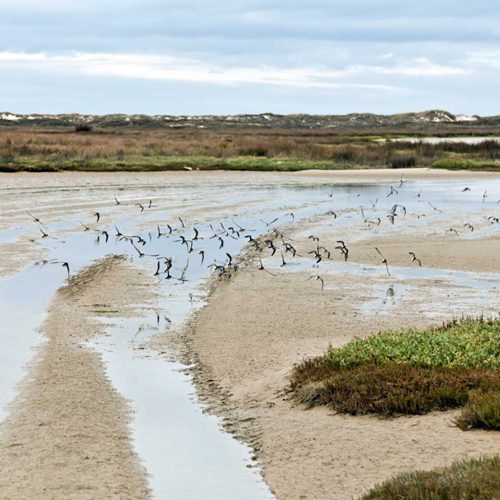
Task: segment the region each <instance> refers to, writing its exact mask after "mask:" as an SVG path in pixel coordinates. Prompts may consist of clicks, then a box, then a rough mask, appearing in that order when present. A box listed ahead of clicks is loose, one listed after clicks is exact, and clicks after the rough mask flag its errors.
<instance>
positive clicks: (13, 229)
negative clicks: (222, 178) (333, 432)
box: [0, 177, 500, 499]
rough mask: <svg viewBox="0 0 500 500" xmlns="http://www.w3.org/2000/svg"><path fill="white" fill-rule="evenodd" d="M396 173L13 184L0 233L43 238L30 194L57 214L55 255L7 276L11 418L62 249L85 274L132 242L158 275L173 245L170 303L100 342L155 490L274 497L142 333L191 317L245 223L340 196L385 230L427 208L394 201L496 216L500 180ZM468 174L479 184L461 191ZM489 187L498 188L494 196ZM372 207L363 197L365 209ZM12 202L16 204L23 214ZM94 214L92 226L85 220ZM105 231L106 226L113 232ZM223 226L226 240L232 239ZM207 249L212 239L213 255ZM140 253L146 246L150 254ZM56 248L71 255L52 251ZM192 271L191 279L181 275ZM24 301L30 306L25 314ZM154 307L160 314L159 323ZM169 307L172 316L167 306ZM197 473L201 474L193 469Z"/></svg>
mask: <svg viewBox="0 0 500 500" xmlns="http://www.w3.org/2000/svg"><path fill="white" fill-rule="evenodd" d="M392 186H393V188H394V189H396V190H397V194H396V193H394V194H389V193H390V184H389V183H380V184H377V185H371V184H346V183H333V182H332V183H323V184H318V183H315V184H308V181H307V179H306V180H303V181H301V183H298V182H297V183H295V182H290V181H289V180H287V177H283V180H282V182H281V183H278V184H271V183H269V184H266V183H260V184H255V185H248V184H238V182H236V181H233V182H230V183H228V184H224V185H217V184H216V183H215V184H214V183H209V184H196V183H194V182H193V183H187V184H183V185H169V184H167V183H165V184H161V183H158V184H157V185H155V186H151V185H150V184H147V185H144V184H141V183H137V184H136V185H130V186H125V187H123V186H122V187H119V184H118V183H117V184H116V186H114V185H111V186H108V185H92V184H91V183H89V185H84V186H83V189H84V192H81V190H82V186H80V185H74V186H71V185H69V186H67V188H66V190H65V191H62V192H61V190H60V189H58V188H54V187H51V186H47V187H44V186H41V187H38V188H35V187H33V188H32V189H24V190H22V195H20V194H19V193H18V192H15V193H16V194H15V200H13V201H12V203H10V204H9V203H7V204H6V207H5V210H4V211H3V213H2V214H1V216H0V222H3V223H4V224H5V223H9V221H10V220H11V218H13V222H12V224H11V226H9V227H7V229H6V230H4V231H1V232H0V243H6V242H12V241H16V240H17V239H18V238H19V237H21V236H23V235H25V234H29V235H33V236H36V237H37V238H40V233H39V232H38V230H37V228H36V225H34V224H33V223H32V222H31V221H30V220H29V218H28V217H27V216H25V215H24V214H19V208H18V207H17V205H18V204H19V200H21V202H22V201H23V200H24V201H25V203H26V207H27V209H29V210H30V211H32V210H35V209H33V208H31V207H30V201H31V200H32V198H34V199H36V210H35V211H36V213H35V214H34V215H35V216H37V217H40V218H41V219H42V220H43V221H45V219H47V220H48V222H47V227H46V230H47V232H48V233H49V235H50V237H48V238H44V239H38V240H37V243H38V244H39V245H41V246H42V249H43V252H44V259H46V260H47V261H49V263H47V264H45V265H38V266H29V267H28V268H26V269H24V270H22V271H21V272H19V273H17V274H16V275H14V276H12V277H11V278H9V279H8V280H3V281H0V299H1V301H0V321H2V333H1V338H2V345H5V349H4V350H3V351H2V354H1V356H2V359H1V361H2V365H1V368H0V369H2V372H1V374H0V375H2V376H1V377H0V409H1V412H0V418H2V417H5V415H6V404H7V403H8V402H9V401H11V400H12V398H13V396H14V395H15V386H16V384H17V383H18V382H19V381H20V380H21V379H22V376H23V375H24V374H25V373H26V365H27V362H28V361H29V360H30V359H31V358H32V355H33V348H34V346H36V345H37V343H38V342H40V337H39V336H38V335H37V333H36V331H37V328H39V326H40V325H41V323H42V321H43V318H44V312H45V310H46V308H47V306H48V304H49V302H50V299H51V297H52V296H53V294H54V292H55V291H56V290H57V288H58V287H59V286H60V285H62V284H63V283H64V280H65V278H66V271H65V270H64V268H63V267H62V265H61V263H60V262H62V261H68V263H69V264H70V268H71V273H72V274H75V273H77V272H78V271H79V270H80V269H82V268H83V267H85V266H88V265H89V264H91V263H92V262H94V261H96V260H97V259H100V258H102V257H104V256H106V255H111V254H125V255H127V256H128V257H129V259H130V260H131V261H132V262H133V263H134V264H137V265H140V266H141V267H142V268H144V269H145V270H146V272H150V273H151V274H153V273H154V271H155V269H156V266H157V259H156V257H155V255H159V256H163V257H169V258H171V259H172V269H171V275H172V277H171V279H166V274H165V273H164V270H165V266H164V264H162V265H161V268H160V270H161V271H162V274H160V276H159V277H158V283H159V291H160V297H161V298H160V299H159V302H158V303H157V304H154V305H151V304H148V305H144V306H143V305H141V304H138V305H137V308H138V309H139V310H140V309H141V306H143V307H142V312H143V314H142V315H139V316H138V317H137V318H133V319H127V320H123V319H120V318H108V319H106V320H105V321H106V331H107V333H108V335H107V336H104V337H102V338H100V339H98V340H97V341H96V342H94V343H93V344H92V346H91V348H93V349H97V350H98V351H99V352H100V353H102V355H103V359H104V361H105V365H106V369H107V373H108V375H109V378H110V380H111V382H112V383H113V385H114V386H115V387H116V388H117V390H118V391H119V392H120V393H121V394H122V395H123V396H124V397H125V398H126V399H128V400H129V401H130V405H131V408H132V410H133V411H134V418H133V422H132V426H131V427H132V437H133V442H134V447H135V449H136V451H137V453H138V454H139V456H140V458H141V459H142V461H143V462H144V465H145V467H146V470H147V471H148V473H149V475H150V485H151V487H152V489H153V492H154V495H155V497H156V498H172V497H174V498H186V499H190V498H221V499H224V498H228V499H229V498H231V499H232V498H270V497H272V495H271V494H270V492H269V491H268V489H267V487H266V486H265V485H264V483H263V482H262V480H261V479H260V476H259V475H258V474H257V473H256V469H249V468H248V467H247V466H248V465H250V463H251V462H250V451H249V450H248V448H247V447H245V446H243V445H242V444H240V443H238V442H237V441H236V440H234V439H233V438H231V437H230V436H228V435H227V434H225V433H224V432H223V431H222V430H221V428H220V422H219V421H218V419H216V418H214V417H211V416H208V415H205V414H203V412H202V407H201V406H200V405H199V404H198V403H197V402H196V398H195V397H194V396H193V390H194V389H193V386H192V384H191V382H190V379H189V377H188V376H187V375H186V374H185V373H184V372H182V371H181V368H182V366H181V365H179V364H176V363H172V362H169V361H166V360H165V359H164V358H161V357H157V356H156V355H155V353H154V352H151V351H148V350H147V349H145V350H138V349H137V347H138V345H139V344H140V345H141V346H143V345H144V344H143V342H144V341H146V340H147V339H148V338H149V337H150V336H151V335H154V334H157V333H158V332H162V331H166V332H168V331H169V329H172V328H174V327H176V326H179V325H181V324H182V323H183V322H184V321H185V320H186V319H187V318H188V317H189V315H190V314H191V312H192V310H193V308H195V307H199V306H200V305H202V304H203V296H202V295H200V289H201V285H203V283H204V282H205V280H206V279H207V278H208V276H209V275H210V274H211V272H213V271H212V269H209V268H208V266H209V265H212V264H214V263H215V264H217V265H225V264H227V262H228V259H229V257H228V255H227V253H229V254H230V255H231V256H232V257H233V258H234V257H235V256H236V255H237V254H238V253H239V252H240V251H241V250H242V248H243V247H244V245H246V244H247V239H245V238H244V236H246V235H248V236H252V237H254V238H256V237H257V236H258V235H260V234H264V233H267V232H269V231H270V230H271V229H272V228H273V227H283V228H285V229H284V231H285V233H286V227H288V226H290V225H293V224H295V223H297V222H299V221H300V220H303V219H307V218H309V217H314V216H316V215H318V214H324V213H325V212H327V211H328V210H331V209H334V210H335V211H336V212H339V218H338V219H332V220H333V221H334V223H335V226H336V227H340V226H342V225H350V224H360V223H363V219H364V218H368V219H371V218H374V217H380V218H381V219H382V221H383V222H382V223H381V225H380V226H377V228H376V229H373V233H375V231H376V232H377V233H378V234H380V233H383V232H392V231H399V230H401V229H402V228H405V229H407V230H408V229H409V228H413V227H418V225H419V224H420V223H421V221H422V220H424V219H418V218H415V217H413V218H411V217H408V218H404V217H400V220H398V221H397V224H395V225H394V226H392V225H390V224H388V222H387V219H386V218H385V216H386V214H387V211H388V210H389V209H390V208H391V206H392V205H393V204H394V203H396V202H397V203H400V204H404V205H405V206H406V208H407V210H408V213H413V214H415V213H419V214H420V213H421V214H424V215H425V220H426V221H429V220H440V219H441V218H446V217H450V216H452V215H453V216H461V215H463V216H467V214H472V213H478V212H480V213H484V216H487V215H498V213H499V205H498V204H497V199H500V182H498V181H494V182H492V181H481V180H479V181H470V182H468V183H466V182H465V181H453V182H450V181H448V182H437V181H422V182H418V183H417V182H405V183H404V184H403V185H402V186H401V187H399V185H398V183H393V184H392ZM466 186H467V187H469V188H470V191H463V189H464V187H466ZM115 187H116V190H115V191H114V189H115ZM485 191H487V193H488V196H487V197H486V198H483V195H484V192H485ZM2 194H5V190H3V191H2ZM114 195H116V196H117V197H118V198H119V200H120V203H121V204H120V205H116V204H115V203H114V201H113V199H112V198H113V196H114ZM37 197H38V198H37ZM149 200H152V207H151V208H145V209H144V211H141V210H140V207H138V206H137V205H136V204H138V203H141V204H143V206H146V207H147V206H148V204H149ZM431 205H432V206H431ZM360 207H364V214H362V213H361V210H360ZM433 207H436V208H437V210H435V209H434V208H433ZM96 209H98V210H99V212H100V214H101V220H100V222H99V224H96V222H95V217H94V215H93V212H94V211H95V210H96ZM291 212H293V216H292V215H291ZM9 214H16V215H15V216H14V217H11V215H9ZM179 216H180V217H181V218H182V220H183V223H184V224H185V225H186V227H185V228H183V227H182V223H181V221H180V220H179V219H178V218H177V217H179ZM275 219H276V220H275ZM82 223H83V224H85V225H88V226H89V227H90V230H88V231H84V228H83V225H82ZM157 224H159V226H160V231H161V232H162V233H164V234H162V235H161V237H158V235H157V226H156V225H157ZM167 224H170V225H171V226H172V227H173V232H172V234H166V233H169V229H168V226H167ZM114 225H116V226H117V227H118V228H119V230H120V231H121V232H122V233H123V234H126V235H129V236H132V235H138V236H140V237H141V238H143V239H144V240H145V241H146V244H145V245H141V244H140V243H139V241H138V239H137V238H136V239H135V240H134V243H135V246H136V248H134V247H133V246H132V245H131V244H130V242H129V241H126V240H124V239H120V238H118V237H116V236H115V233H116V231H115V228H114ZM193 227H196V228H197V229H198V231H199V239H197V240H195V241H193V247H192V251H191V252H188V246H189V244H188V246H186V245H185V244H183V243H182V238H181V236H183V237H185V238H186V239H188V240H189V239H191V238H193V237H194V234H195V232H194V229H193ZM230 227H232V228H233V229H229V228H230ZM241 228H243V229H241ZM94 230H96V231H94ZM97 230H99V231H102V230H106V231H108V233H109V240H108V242H106V241H105V236H104V235H103V234H99V233H98V232H97ZM481 230H487V231H489V233H490V234H495V232H496V231H498V230H500V224H488V225H487V226H486V227H485V228H484V229H481ZM214 232H215V233H216V236H215V237H214ZM238 232H239V233H240V234H239V236H238V234H237V233H238ZM478 232H479V230H478ZM476 234H477V233H476ZM369 235H370V231H367V236H369ZM219 236H220V237H222V239H223V244H224V245H223V247H222V248H220V246H221V241H220V240H219ZM200 250H203V251H204V252H205V257H204V260H203V262H202V258H201V255H200V253H199V252H200ZM140 252H142V253H144V254H146V255H144V256H140ZM278 253H279V252H278ZM51 260H57V261H58V262H59V263H57V264H56V263H54V264H52V263H50V261H51ZM273 262H275V263H276V262H279V260H275V261H271V263H273ZM266 263H267V261H266ZM296 263H297V265H296V266H288V267H287V268H286V270H289V269H300V268H301V267H302V266H303V267H304V268H306V267H307V266H310V265H311V261H310V260H307V261H306V260H304V261H303V262H302V261H301V260H300V259H298V260H296ZM328 265H329V266H331V269H332V270H333V271H334V272H342V273H355V274H365V275H368V276H372V277H374V278H377V277H381V276H383V274H384V272H385V271H384V270H383V269H381V268H380V267H370V266H360V265H357V264H353V263H350V262H348V263H343V262H335V263H332V264H328ZM186 266H187V269H186V271H184V268H186ZM391 273H392V274H393V276H394V279H396V280H399V281H403V280H418V279H421V280H432V279H436V278H437V279H440V280H443V281H445V282H446V283H448V284H450V285H454V286H457V287H458V286H460V287H469V288H474V289H478V290H482V291H485V290H486V291H487V290H488V289H489V287H493V286H495V287H498V286H499V282H500V281H499V277H498V276H497V275H494V276H486V275H484V276H479V275H474V274H473V273H454V272H448V271H445V270H428V269H424V268H422V269H414V268H394V269H391ZM181 277H183V278H185V279H186V280H187V281H184V280H180V278H181ZM384 286H385V284H384ZM386 288H387V287H386ZM395 291H396V294H395V296H394V297H393V298H394V300H395V302H394V303H395V304H397V303H398V300H399V297H400V296H403V297H404V295H405V294H407V293H411V287H407V286H405V285H402V284H401V283H396V285H395ZM374 293H375V296H374V299H373V301H378V302H380V300H384V298H383V297H381V296H380V293H382V292H380V291H378V290H376V291H375V292H374ZM384 293H386V292H384ZM193 298H194V303H193ZM391 304H392V300H391V301H386V303H385V304H384V305H385V306H387V308H390V307H391ZM375 307H376V306H373V307H372V306H370V305H369V304H367V305H366V306H365V309H366V310H365V312H366V313H370V311H372V312H373V310H375ZM13 310H15V311H19V314H18V315H16V316H13V315H12V314H11V311H13ZM156 312H158V313H159V315H160V324H159V325H158V324H157V323H156ZM165 316H166V317H168V319H169V321H170V322H168V321H167V320H165V319H164V317H165ZM166 334H168V333H166ZM3 361H5V363H4V362H3ZM6 367H8V369H7V368H6ZM193 477H196V478H198V479H197V480H196V481H193V480H192V478H193ZM209 493H210V494H209Z"/></svg>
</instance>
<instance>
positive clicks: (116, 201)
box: [115, 196, 121, 205]
mask: <svg viewBox="0 0 500 500" xmlns="http://www.w3.org/2000/svg"><path fill="white" fill-rule="evenodd" d="M115 203H116V204H117V205H121V203H120V202H119V201H118V198H117V197H116V196H115Z"/></svg>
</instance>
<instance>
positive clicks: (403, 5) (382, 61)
mask: <svg viewBox="0 0 500 500" xmlns="http://www.w3.org/2000/svg"><path fill="white" fill-rule="evenodd" d="M499 91H500V1H499V0H474V1H472V0H419V1H418V2H416V1H414V0H413V1H411V2H410V1H406V0H377V1H374V0H286V1H281V0H203V1H201V0H143V1H139V0H87V1H80V0H71V1H70V0H43V1H41V0H15V1H13V0H0V112H1V111H11V112H15V113H70V112H76V113H86V114H106V113H144V114H171V115H199V114H240V113H265V112H272V113H279V114H289V113H314V114H345V113H354V112H371V113H382V114H390V113H400V112H408V111H423V110H427V109H446V110H448V111H451V112H452V113H456V114H462V113H463V114H479V115H495V114H500V96H499V94H500V92H499Z"/></svg>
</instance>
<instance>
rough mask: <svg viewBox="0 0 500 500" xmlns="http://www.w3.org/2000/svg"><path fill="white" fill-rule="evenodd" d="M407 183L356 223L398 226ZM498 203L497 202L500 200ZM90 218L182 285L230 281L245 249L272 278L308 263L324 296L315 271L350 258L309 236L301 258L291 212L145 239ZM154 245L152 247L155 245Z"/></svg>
mask: <svg viewBox="0 0 500 500" xmlns="http://www.w3.org/2000/svg"><path fill="white" fill-rule="evenodd" d="M406 182H407V181H406V180H405V179H403V178H401V180H400V181H399V184H398V185H395V186H393V185H391V186H390V187H389V191H388V192H387V194H386V195H385V196H384V198H385V199H383V200H382V201H383V202H388V203H389V205H390V208H389V209H388V210H386V213H385V217H384V216H383V215H384V210H383V209H380V208H379V206H380V205H381V203H379V199H378V198H377V199H375V200H373V201H372V200H370V204H369V206H367V207H363V206H358V207H357V208H355V207H353V208H355V210H359V212H360V214H361V222H360V223H361V224H363V225H365V226H366V227H367V228H371V229H376V228H380V227H381V226H386V227H390V226H394V225H397V224H398V221H400V220H402V219H404V218H405V217H407V215H408V209H407V207H406V206H405V205H403V204H402V203H400V202H399V201H398V199H397V198H398V196H399V193H400V191H401V190H402V189H404V187H405V183H406ZM461 191H462V192H463V193H466V192H470V191H471V188H470V187H468V186H466V187H464V188H463V189H461ZM334 196H335V192H334V189H332V190H331V191H330V193H329V194H328V195H327V197H328V199H329V200H331V201H332V202H334V201H335V198H334ZM358 197H359V193H354V194H352V198H354V199H356V198H358ZM487 198H488V192H487V191H484V193H483V194H482V196H481V199H480V201H481V203H485V202H486V200H487ZM415 199H416V201H419V202H424V203H425V204H426V205H427V206H428V207H430V209H431V213H434V214H442V213H443V210H441V209H440V208H438V207H437V206H435V205H434V204H432V203H431V202H430V201H427V200H425V198H424V196H423V193H422V189H420V190H419V191H418V193H417V194H416V196H415ZM329 203H330V201H329ZM497 203H500V200H498V202H497ZM111 205H116V206H119V207H120V209H125V208H127V207H128V208H133V209H134V210H137V213H138V215H141V214H144V213H147V212H148V211H151V210H152V209H156V210H158V209H161V207H157V206H156V204H155V203H154V202H153V200H152V199H150V200H147V201H145V202H144V201H141V202H137V201H135V200H134V201H128V200H127V201H126V200H119V199H118V198H117V197H116V196H115V197H114V202H111ZM342 214H343V211H342V210H341V209H340V208H330V209H329V210H328V211H327V212H325V213H323V215H325V216H327V217H333V218H334V219H337V218H338V217H341V216H342ZM27 215H28V216H29V217H30V218H31V220H32V222H33V223H34V224H35V225H36V227H37V229H38V231H39V232H40V233H41V238H43V239H50V238H56V237H55V236H51V234H50V233H51V231H50V230H49V228H48V226H47V225H46V224H44V222H43V221H42V220H41V218H40V216H35V215H33V214H32V213H31V212H27ZM413 215H415V216H416V217H417V218H421V217H425V216H426V215H427V213H425V212H423V213H415V214H413ZM92 217H93V218H94V222H82V221H80V222H79V224H80V227H81V230H82V232H83V233H85V234H87V233H88V234H92V235H93V236H94V239H95V241H96V243H98V244H104V245H106V244H108V242H109V240H110V238H112V237H113V238H114V239H115V241H116V242H117V243H122V244H124V245H128V253H132V254H133V255H135V256H136V257H137V258H139V259H145V260H151V261H152V268H151V272H152V274H153V275H154V276H155V277H157V278H158V279H164V280H172V281H173V282H175V283H176V284H182V283H185V282H186V281H188V280H189V277H188V274H189V270H190V268H191V267H192V266H193V264H195V265H196V266H197V267H198V268H206V269H209V270H211V271H213V272H214V274H215V276H216V277H218V278H221V279H223V278H224V279H230V278H231V276H232V275H233V274H234V273H235V272H236V271H237V270H238V266H239V262H242V261H243V260H244V259H242V258H240V257H238V252H240V251H241V250H242V249H244V248H246V249H247V252H246V254H245V258H246V261H247V262H256V264H257V269H258V270H260V271H263V272H265V273H267V274H269V275H271V276H276V275H277V271H276V268H277V267H281V268H283V267H285V266H287V265H288V264H291V263H293V261H294V259H297V258H300V259H302V261H303V260H304V259H309V260H310V264H311V267H312V268H313V269H314V270H316V271H315V272H314V274H311V275H310V276H309V277H308V278H307V281H309V282H318V284H319V286H320V287H321V290H322V291H323V290H324V289H325V283H326V280H325V276H324V275H321V274H320V273H319V272H317V270H318V269H319V268H320V264H321V263H327V262H328V261H333V260H336V259H337V260H338V261H339V262H346V261H348V259H349V257H350V253H349V246H348V243H346V241H344V240H342V239H336V240H335V244H334V245H333V246H332V247H331V248H327V246H326V245H325V244H323V243H322V242H321V241H320V237H319V236H317V235H313V234H311V235H309V236H308V237H307V243H303V244H302V245H300V247H301V248H304V247H305V246H306V245H311V247H309V248H310V249H309V248H307V249H306V250H305V252H303V253H299V251H298V250H297V244H295V242H294V241H293V240H292V238H290V237H287V236H286V235H285V234H284V233H285V231H286V228H287V227H288V226H289V225H290V224H293V223H295V222H296V221H297V220H298V219H299V217H296V214H295V213H294V212H287V213H285V214H283V215H278V216H273V217H272V218H271V219H270V220H266V219H264V218H259V219H254V220H253V221H252V222H251V223H250V225H252V226H257V227H253V228H249V227H245V226H247V224H246V223H245V224H244V225H241V224H240V223H238V222H236V221H235V220H233V219H224V220H219V221H217V222H212V223H208V224H198V225H191V224H189V223H188V222H187V221H186V220H185V219H183V218H181V217H180V216H177V217H175V218H173V217H171V218H170V219H169V222H168V223H167V222H165V223H164V224H161V225H160V224H156V227H155V229H154V230H152V231H149V232H147V233H144V234H133V233H128V232H126V231H125V230H123V229H120V228H119V227H118V224H117V223H116V222H115V221H112V220H106V218H107V215H106V214H104V213H103V212H100V211H97V210H95V211H93V212H92ZM89 218H90V216H89ZM483 219H484V220H485V221H487V222H488V223H489V224H499V223H500V220H499V218H498V217H496V216H493V215H488V216H486V215H485V216H483ZM173 220H175V223H173ZM240 222H241V221H240ZM353 223H354V222H353ZM103 224H106V226H105V227H104V228H102V226H103ZM476 225H477V223H476ZM475 227H476V226H475V225H474V224H472V223H471V222H466V223H464V224H463V229H461V228H457V227H450V228H448V229H447V230H446V231H445V232H446V233H447V234H453V235H455V236H458V235H459V234H460V231H461V230H463V231H467V232H473V231H474V230H475ZM283 228H285V229H283ZM459 229H460V231H459ZM155 240H156V243H154V244H153V242H154V241H155ZM165 240H168V241H169V246H168V247H167V246H165V248H163V247H162V245H161V242H162V241H165ZM235 242H236V243H235ZM162 250H168V251H162ZM408 255H409V262H408V263H409V265H414V266H417V267H421V266H422V260H421V259H420V258H419V257H418V256H417V254H416V253H415V251H414V250H411V249H409V250H408ZM373 256H374V258H376V259H377V262H378V263H379V265H381V266H382V268H383V269H384V270H385V273H386V274H387V276H391V271H390V264H389V261H388V259H387V257H386V256H385V255H384V252H383V249H380V248H378V247H373ZM271 257H275V258H279V266H273V267H272V268H271V269H272V270H270V269H268V267H269V266H268V267H265V266H264V261H265V259H266V258H271ZM273 263H274V261H273ZM38 264H41V265H45V264H49V265H59V266H62V267H63V268H64V269H65V271H66V273H67V276H68V277H70V276H71V267H70V266H71V264H70V257H68V258H66V259H51V260H42V261H39V262H38Z"/></svg>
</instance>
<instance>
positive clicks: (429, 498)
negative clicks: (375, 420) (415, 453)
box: [362, 456, 500, 500]
mask: <svg viewBox="0 0 500 500" xmlns="http://www.w3.org/2000/svg"><path fill="white" fill-rule="evenodd" d="M499 492H500V457H499V456H493V457H485V458H480V459H466V460H461V461H458V462H455V463H453V464H452V465H451V466H449V467H443V468H439V469H435V470H431V471H416V472H405V473H403V474H399V475H398V476H396V477H394V478H392V479H389V480H388V481H385V482H384V483H382V484H381V485H379V486H376V487H375V488H373V489H372V490H371V491H370V492H369V493H367V494H366V495H364V496H363V497H362V500H401V499H403V498H411V499H412V500H455V499H457V500H458V499H464V500H465V499H467V500H493V499H498V498H500V493H499Z"/></svg>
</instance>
